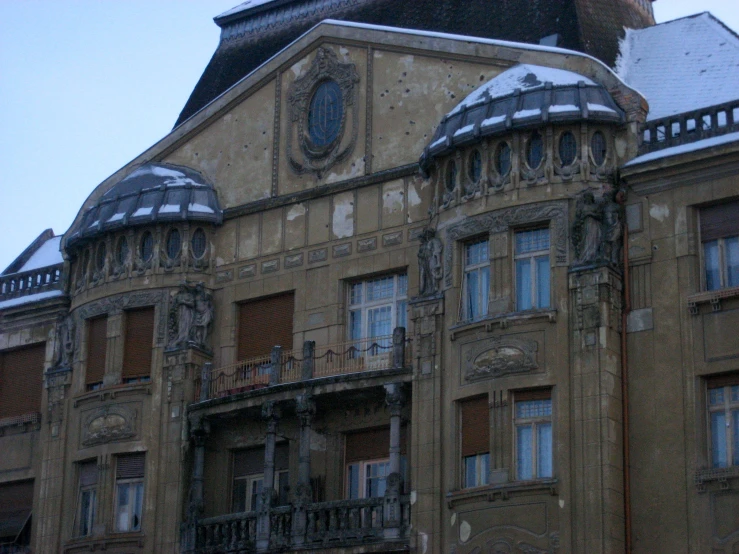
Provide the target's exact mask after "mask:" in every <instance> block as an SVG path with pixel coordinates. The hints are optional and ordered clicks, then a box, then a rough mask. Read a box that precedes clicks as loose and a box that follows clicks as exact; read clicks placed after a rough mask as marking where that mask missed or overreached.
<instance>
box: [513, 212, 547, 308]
mask: <svg viewBox="0 0 739 554" xmlns="http://www.w3.org/2000/svg"><path fill="white" fill-rule="evenodd" d="M541 230H546V231H547V248H546V249H541V250H532V251H530V252H525V253H523V254H519V253H518V241H517V237H518V235H520V234H523V233H529V232H535V231H541ZM551 235H552V234H551V230H550V228H549V224H547V225H545V226H541V225H540V226H535V227H528V228H523V229H514V230H513V240H512V241H511V242H512V251H513V252H512V253H513V256H512V258H513V282H512V287H513V291H514V294H513V297H514V301H515V307H516V311H517V312H524V311H528V310H545V309H549V308H551V306H552V253H551V250H552V237H551ZM545 257H546V258H547V260H548V265H547V268H548V278H547V287H548V289H549V295H548V298H547V304H546V306H540V305H539V288H540V287H539V267H538V264H537V261H538V260H540V259H541V258H545ZM519 260H529V267H530V271H531V275H530V283H531V285H530V286H531V290H530V291H529V295H528V296H529V299H528V300H529V302H530V304H531V305H530V306H529V307H522V306H521V303H520V301H519V283H518V280H519V267H518V262H519Z"/></svg>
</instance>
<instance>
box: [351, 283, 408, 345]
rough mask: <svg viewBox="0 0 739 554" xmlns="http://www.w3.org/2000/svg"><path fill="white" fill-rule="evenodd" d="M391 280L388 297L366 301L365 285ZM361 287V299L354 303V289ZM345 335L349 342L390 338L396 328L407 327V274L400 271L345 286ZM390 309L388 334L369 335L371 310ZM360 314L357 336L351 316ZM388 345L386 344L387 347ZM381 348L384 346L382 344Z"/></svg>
mask: <svg viewBox="0 0 739 554" xmlns="http://www.w3.org/2000/svg"><path fill="white" fill-rule="evenodd" d="M388 278H392V279H393V285H392V286H393V291H392V295H391V296H390V297H383V298H380V299H376V300H368V299H367V296H368V294H367V284H368V283H376V282H379V281H381V280H383V279H388ZM357 286H361V299H360V300H359V301H358V302H354V301H353V298H354V291H355V290H356V289H355V287H357ZM346 297H347V298H346V306H347V308H346V328H347V331H346V334H347V339H348V340H350V341H361V340H365V339H370V338H378V337H390V336H392V334H393V330H394V329H395V328H396V327H407V325H408V272H407V271H400V272H397V273H388V274H384V275H378V276H375V277H369V278H366V279H361V280H355V281H350V282H349V283H348V286H347V295H346ZM387 306H390V307H391V313H390V332H389V333H388V334H387V335H370V332H369V329H370V324H369V323H370V322H369V314H370V313H371V312H372V311H373V310H378V309H383V308H385V307H387ZM354 313H359V314H360V316H359V317H360V323H359V336H356V335H355V326H354V317H353V315H352V314H354ZM389 345H390V343H388V344H387V346H389ZM382 346H385V345H384V344H383V345H382Z"/></svg>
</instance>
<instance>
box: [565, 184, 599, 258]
mask: <svg viewBox="0 0 739 554" xmlns="http://www.w3.org/2000/svg"><path fill="white" fill-rule="evenodd" d="M602 223H603V205H602V203H601V202H598V201H597V200H596V199H595V195H594V194H593V191H592V190H585V191H583V192H582V193H581V194H580V196H579V197H578V199H577V208H576V212H575V223H574V224H573V226H572V242H573V245H574V247H575V257H576V258H577V263H578V264H589V263H595V262H597V261H598V258H599V254H600V253H601V243H602V241H603V225H602Z"/></svg>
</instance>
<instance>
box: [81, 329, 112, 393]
mask: <svg viewBox="0 0 739 554" xmlns="http://www.w3.org/2000/svg"><path fill="white" fill-rule="evenodd" d="M107 348H108V317H107V316H103V317H96V318H95V319H89V320H88V321H87V374H86V375H85V383H86V384H88V385H91V384H93V383H101V382H102V381H103V377H104V376H105V352H106V350H107Z"/></svg>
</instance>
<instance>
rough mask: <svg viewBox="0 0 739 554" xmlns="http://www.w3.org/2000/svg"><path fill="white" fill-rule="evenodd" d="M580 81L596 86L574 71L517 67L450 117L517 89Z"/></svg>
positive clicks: (477, 92) (472, 95)
mask: <svg viewBox="0 0 739 554" xmlns="http://www.w3.org/2000/svg"><path fill="white" fill-rule="evenodd" d="M580 81H583V82H584V83H585V84H586V85H593V86H594V85H595V83H594V82H593V81H591V80H590V79H588V78H587V77H583V76H582V75H579V74H577V73H573V72H572V71H566V70H564V69H555V68H552V67H542V66H540V65H533V64H521V65H517V66H515V67H512V68H511V69H508V70H506V71H504V72H503V73H501V74H500V75H498V76H496V77H494V78H492V79H491V80H490V81H488V82H487V83H485V84H484V85H482V86H481V87H479V88H477V89H476V90H474V91H473V92H471V93H470V94H469V95H468V96H467V98H465V99H464V100H462V101H461V102H460V103H459V104H457V106H456V107H455V108H454V109H453V110H452V111H451V112H449V116H451V115H453V114H455V113H457V112H458V111H460V110H462V109H464V108H469V107H472V106H474V105H476V104H482V103H483V102H485V101H487V100H488V99H494V98H500V97H502V96H508V95H509V94H512V93H513V92H514V91H515V90H516V89H521V90H522V91H523V90H531V89H535V88H542V87H543V86H544V83H552V85H554V86H555V87H556V86H565V85H577V83H578V82H580Z"/></svg>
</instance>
